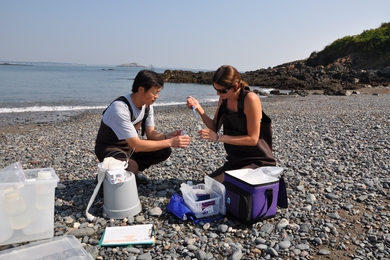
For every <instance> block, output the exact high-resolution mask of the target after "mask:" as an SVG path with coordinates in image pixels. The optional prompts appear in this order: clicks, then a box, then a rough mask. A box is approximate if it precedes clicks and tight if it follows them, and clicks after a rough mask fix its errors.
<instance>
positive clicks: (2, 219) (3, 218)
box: [0, 190, 14, 243]
mask: <svg viewBox="0 0 390 260" xmlns="http://www.w3.org/2000/svg"><path fill="white" fill-rule="evenodd" d="M0 231H1V232H0V243H2V242H4V241H6V240H8V239H9V238H10V237H11V236H12V234H13V233H14V229H13V228H12V227H11V223H10V222H9V220H8V216H7V213H6V212H5V205H4V193H3V191H1V190H0Z"/></svg>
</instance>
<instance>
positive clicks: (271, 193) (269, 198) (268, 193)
mask: <svg viewBox="0 0 390 260" xmlns="http://www.w3.org/2000/svg"><path fill="white" fill-rule="evenodd" d="M265 193H266V194H265V195H266V197H267V211H266V212H265V213H264V214H263V215H261V216H259V217H257V218H254V219H252V220H251V221H250V223H252V224H253V223H256V222H259V221H263V220H264V218H265V217H266V216H267V214H268V211H269V209H270V208H271V206H272V202H273V200H274V191H273V189H272V188H269V189H267V190H266V191H265Z"/></svg>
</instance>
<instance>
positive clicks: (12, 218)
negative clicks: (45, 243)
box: [4, 189, 30, 230]
mask: <svg viewBox="0 0 390 260" xmlns="http://www.w3.org/2000/svg"><path fill="white" fill-rule="evenodd" d="M4 205H5V211H6V212H7V215H8V219H9V222H10V224H11V227H12V228H13V229H16V230H18V229H22V228H25V227H27V226H28V225H29V224H30V217H29V215H28V212H27V206H26V203H25V201H24V198H23V196H22V194H21V193H20V192H19V191H18V190H15V189H11V190H8V191H6V192H5V194H4Z"/></svg>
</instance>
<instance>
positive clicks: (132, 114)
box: [102, 96, 150, 136]
mask: <svg viewBox="0 0 390 260" xmlns="http://www.w3.org/2000/svg"><path fill="white" fill-rule="evenodd" d="M115 101H122V102H125V103H126V105H127V106H128V108H129V111H130V116H131V121H132V122H133V121H134V120H135V117H134V113H133V109H132V108H131V105H130V102H129V100H127V98H125V97H124V96H120V97H118V98H117V99H115V100H114V101H112V102H111V104H112V103H114V102H115ZM111 104H110V105H109V106H111ZM109 106H108V107H109ZM108 107H107V108H108ZM107 108H106V109H104V111H103V113H102V114H104V112H106V110H107ZM149 110H150V107H149V106H146V107H145V114H144V117H143V118H142V122H141V136H144V135H145V124H146V118H147V117H148V115H149Z"/></svg>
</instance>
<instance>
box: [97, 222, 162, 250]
mask: <svg viewBox="0 0 390 260" xmlns="http://www.w3.org/2000/svg"><path fill="white" fill-rule="evenodd" d="M155 242H156V238H155V228H154V225H153V224H141V225H133V226H121V227H106V229H105V230H104V232H103V235H102V238H101V239H100V241H99V245H100V246H122V245H123V246H125V245H153V244H154V243H155Z"/></svg>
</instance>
